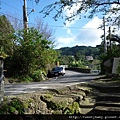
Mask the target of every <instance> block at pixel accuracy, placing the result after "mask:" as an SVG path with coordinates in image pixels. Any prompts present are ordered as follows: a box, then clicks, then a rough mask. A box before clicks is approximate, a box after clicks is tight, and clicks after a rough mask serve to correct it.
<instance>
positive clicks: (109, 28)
mask: <svg viewBox="0 0 120 120" xmlns="http://www.w3.org/2000/svg"><path fill="white" fill-rule="evenodd" d="M109 40H110V51H111V49H112V44H111V27H109Z"/></svg>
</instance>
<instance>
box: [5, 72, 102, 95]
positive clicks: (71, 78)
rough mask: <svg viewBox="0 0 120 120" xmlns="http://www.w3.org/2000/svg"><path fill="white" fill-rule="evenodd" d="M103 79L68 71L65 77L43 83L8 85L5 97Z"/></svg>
mask: <svg viewBox="0 0 120 120" xmlns="http://www.w3.org/2000/svg"><path fill="white" fill-rule="evenodd" d="M99 77H101V76H100V75H97V74H85V73H84V74H83V73H78V72H73V71H66V74H65V76H60V77H58V78H51V79H50V80H47V81H42V82H31V83H17V84H6V85H5V87H4V90H5V91H4V94H5V96H10V95H17V94H23V93H31V92H35V91H40V90H45V89H55V88H62V87H65V86H71V85H76V84H80V83H85V82H90V81H91V80H93V79H95V78H99Z"/></svg>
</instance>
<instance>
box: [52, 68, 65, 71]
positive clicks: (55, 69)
mask: <svg viewBox="0 0 120 120" xmlns="http://www.w3.org/2000/svg"><path fill="white" fill-rule="evenodd" d="M55 70H63V67H55V68H53V69H52V71H55Z"/></svg>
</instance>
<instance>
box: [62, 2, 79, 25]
mask: <svg viewBox="0 0 120 120" xmlns="http://www.w3.org/2000/svg"><path fill="white" fill-rule="evenodd" d="M74 1H75V2H77V4H74V5H73V6H72V7H70V6H66V7H65V8H64V15H65V16H67V17H71V16H72V15H74V14H76V12H77V10H78V9H79V8H80V6H81V3H80V2H78V1H80V0H74ZM77 20H79V17H78V16H75V17H74V20H72V21H71V22H70V21H66V27H70V26H71V25H74V24H75V23H76V21H77Z"/></svg>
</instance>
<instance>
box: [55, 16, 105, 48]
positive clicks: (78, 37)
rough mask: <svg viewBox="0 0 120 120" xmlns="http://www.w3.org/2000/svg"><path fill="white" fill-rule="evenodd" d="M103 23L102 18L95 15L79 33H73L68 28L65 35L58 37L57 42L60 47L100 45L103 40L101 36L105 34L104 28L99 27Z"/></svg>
mask: <svg viewBox="0 0 120 120" xmlns="http://www.w3.org/2000/svg"><path fill="white" fill-rule="evenodd" d="M100 24H102V19H99V18H98V17H94V18H93V19H92V20H91V21H89V22H88V23H86V24H85V25H84V26H83V27H82V28H81V29H80V30H79V32H78V33H73V32H72V31H71V30H70V29H67V31H66V34H65V37H64V36H63V37H58V38H57V42H58V43H59V45H58V46H57V48H60V47H72V46H75V45H85V46H93V47H95V46H96V45H99V44H100V43H101V42H102V40H101V38H100V36H101V35H103V30H100V29H98V27H99V26H100Z"/></svg>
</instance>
